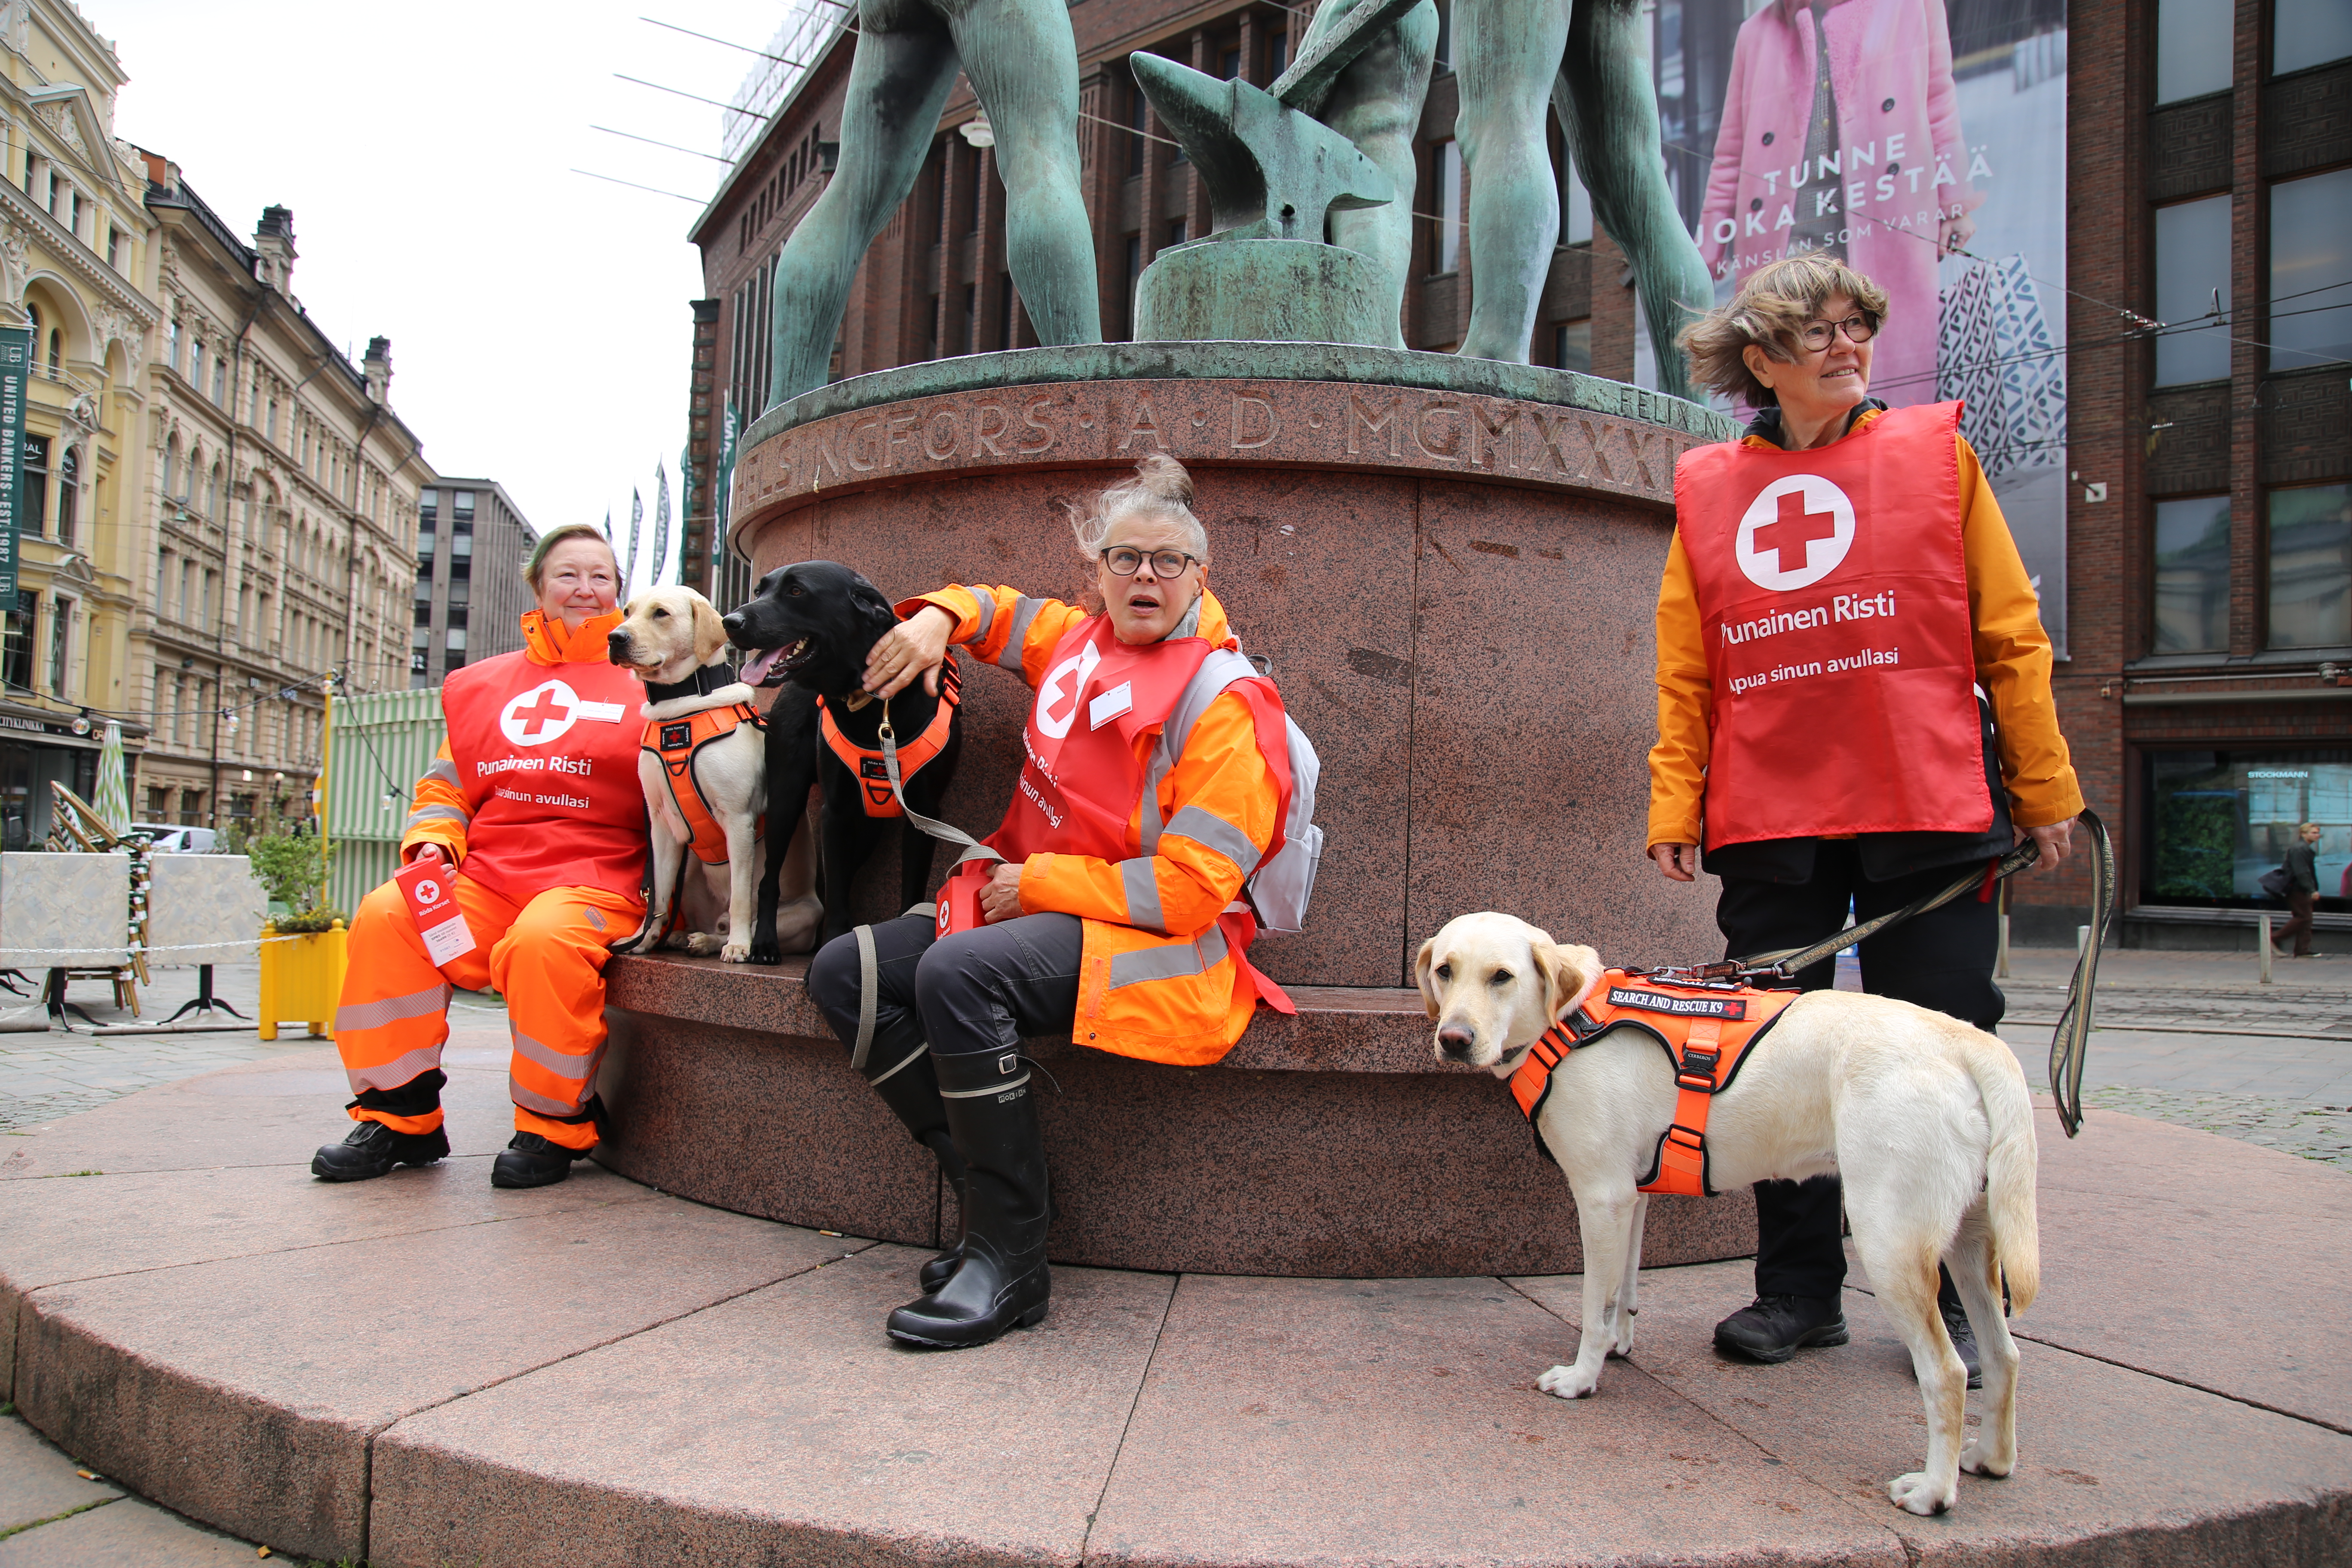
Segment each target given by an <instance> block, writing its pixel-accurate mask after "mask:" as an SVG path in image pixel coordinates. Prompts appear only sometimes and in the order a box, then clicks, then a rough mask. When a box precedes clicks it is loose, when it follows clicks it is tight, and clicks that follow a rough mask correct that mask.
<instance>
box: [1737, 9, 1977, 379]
mask: <svg viewBox="0 0 2352 1568" xmlns="http://www.w3.org/2000/svg"><path fill="white" fill-rule="evenodd" d="M1969 159H1970V153H1969V146H1968V143H1967V142H1966V140H1965V138H1964V137H1963V134H1962V132H1961V129H1960V111H1959V103H1958V93H1957V91H1956V90H1955V89H1954V87H1953V83H1952V40H1951V29H1950V27H1949V26H1948V24H1947V22H1946V21H1945V17H1944V5H1943V0H1771V3H1770V4H1769V5H1766V6H1765V7H1764V8H1763V9H1762V10H1760V11H1759V12H1757V13H1756V14H1755V15H1754V16H1750V17H1749V18H1748V20H1747V21H1746V22H1745V23H1743V24H1742V25H1741V26H1740V29H1739V37H1738V42H1737V43H1736V44H1735V45H1734V46H1733V47H1732V52H1731V79H1730V80H1729V81H1728V82H1727V84H1726V86H1725V89H1724V104H1723V122H1722V125H1721V128H1720V129H1719V130H1718V131H1717V133H1716V138H1715V164H1714V167H1713V168H1712V170H1710V172H1709V173H1708V175H1707V182H1706V205H1705V207H1704V208H1703V209H1702V212H1701V216H1700V219H1699V235H1698V241H1699V254H1700V255H1701V256H1702V257H1704V258H1706V264H1707V268H1708V270H1709V271H1711V272H1712V273H1713V274H1714V275H1715V278H1716V280H1717V282H1718V283H1721V282H1723V281H1726V280H1732V281H1736V280H1737V279H1739V278H1741V277H1744V276H1745V275H1747V274H1748V273H1749V272H1752V271H1754V270H1755V269H1756V268H1759V267H1761V266H1762V265H1763V264H1764V263H1766V262H1768V261H1773V260H1777V259H1779V258H1780V257H1782V256H1788V255H1794V254H1798V253H1800V252H1803V251H1807V250H1826V251H1828V252H1830V253H1831V254H1832V255H1833V256H1836V257H1837V258H1840V259H1842V260H1843V261H1844V262H1845V263H1846V264H1847V265H1848V266H1850V267H1852V268H1853V269H1854V270H1856V271H1857V272H1860V273H1862V274H1864V276H1866V277H1868V278H1869V279H1872V280H1873V281H1874V282H1875V283H1877V284H1878V285H1879V286H1880V287H1881V288H1883V289H1885V290H1886V292H1887V294H1888V296H1889V298H1890V299H1891V300H1892V305H1891V308H1890V309H1889V310H1888V314H1887V321H1888V323H1889V325H1888V330H1887V331H1885V333H1883V334H1882V335H1881V337H1880V339H1879V347H1878V356H1877V365H1878V369H1877V374H1875V375H1874V376H1873V377H1872V380H1871V392H1872V393H1873V395H1876V396H1878V397H1881V398H1883V399H1885V401H1886V402H1887V403H1888V404H1890V405H1895V406H1898V407H1899V406H1902V405H1906V404H1913V403H1933V402H1934V401H1936V337H1937V319H1938V315H1939V310H1938V300H1937V285H1936V264H1937V262H1938V261H1939V260H1941V259H1942V258H1944V257H1945V256H1946V255H1947V254H1948V253H1949V252H1950V251H1951V250H1953V249H1954V248H1956V247H1959V246H1963V245H1966V244H1967V243H1968V240H1969V236H1970V235H1971V234H1973V233H1975V231H1976V224H1975V222H1974V220H1973V219H1971V218H1970V216H1969V214H1970V213H1971V212H1972V211H1974V210H1975V208H1976V207H1977V205H1979V203H1981V202H1982V201H1983V200H1984V197H1983V195H1981V194H1980V193H1979V192H1978V191H1976V190H1975V189H1974V187H1972V186H1971V185H1970V184H1969V177H1968V176H1969Z"/></svg>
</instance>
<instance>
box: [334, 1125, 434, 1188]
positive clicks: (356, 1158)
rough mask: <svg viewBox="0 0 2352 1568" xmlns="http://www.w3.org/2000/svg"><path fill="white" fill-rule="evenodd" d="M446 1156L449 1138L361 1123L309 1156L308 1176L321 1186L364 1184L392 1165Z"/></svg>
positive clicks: (421, 1162) (423, 1161)
mask: <svg viewBox="0 0 2352 1568" xmlns="http://www.w3.org/2000/svg"><path fill="white" fill-rule="evenodd" d="M448 1152H449V1134H448V1133H447V1132H446V1131H444V1130H443V1129H441V1128H438V1127H436V1128H435V1129H434V1130H433V1131H430V1132H394V1131H393V1130H392V1129H391V1128H389V1127H386V1126H385V1125H384V1124H383V1122H381V1121H362V1122H361V1123H360V1124H359V1125H358V1126H357V1127H354V1128H352V1131H351V1136H349V1137H347V1138H345V1139H344V1140H343V1141H342V1142H340V1143H328V1144H324V1145H322V1146H321V1147H320V1150H319V1152H317V1153H315V1154H313V1155H311V1156H310V1173H311V1174H312V1175H314V1176H316V1177H318V1178H319V1179H320V1181H322V1182H364V1181H367V1180H369V1179H371V1178H372V1177H375V1176H381V1175H383V1174H384V1173H387V1172H389V1171H390V1170H391V1169H392V1168H393V1167H394V1165H429V1164H431V1163H433V1162H434V1161H436V1160H438V1159H440V1158H441V1157H442V1156H443V1155H445V1154H446V1153H448Z"/></svg>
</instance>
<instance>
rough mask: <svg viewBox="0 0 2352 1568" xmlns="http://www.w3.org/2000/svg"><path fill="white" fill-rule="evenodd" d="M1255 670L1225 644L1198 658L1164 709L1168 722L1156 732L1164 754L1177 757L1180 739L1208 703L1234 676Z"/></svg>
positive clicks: (1238, 677) (1181, 750)
mask: <svg viewBox="0 0 2352 1568" xmlns="http://www.w3.org/2000/svg"><path fill="white" fill-rule="evenodd" d="M1256 673H1257V666H1255V665H1254V664H1252V663H1251V662H1250V661H1249V660H1248V659H1245V658H1243V657H1242V656H1241V655H1240V654H1237V653H1235V652H1234V650H1233V649H1231V648H1229V647H1221V648H1219V649H1217V650H1216V651H1215V652H1214V653H1212V654H1211V655H1209V657H1208V658H1204V659H1202V661H1201V668H1198V669H1196V670H1194V671H1193V672H1192V679H1190V680H1188V681H1186V682H1185V683H1184V690H1183V693H1182V694H1181V696H1179V697H1178V698H1177V699H1176V706H1175V707H1173V708H1171V709H1170V710H1168V722H1167V723H1166V724H1164V725H1162V726H1161V727H1160V734H1161V736H1162V737H1163V738H1165V740H1166V741H1167V742H1168V754H1169V755H1170V756H1171V757H1181V756H1182V755H1183V754H1184V743H1185V742H1187V741H1190V740H1191V739H1192V726H1193V725H1195V724H1197V723H1199V722H1200V721H1201V715H1202V714H1203V713H1205V712H1207V711H1208V710H1209V704H1210V703H1212V702H1214V701H1215V700H1217V699H1218V698H1220V697H1223V695H1224V694H1225V688H1226V687H1228V686H1231V685H1232V684H1233V683H1234V681H1236V680H1246V679H1249V678H1250V677H1251V676H1254V675H1255V674H1256Z"/></svg>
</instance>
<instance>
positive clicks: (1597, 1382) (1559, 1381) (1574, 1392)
mask: <svg viewBox="0 0 2352 1568" xmlns="http://www.w3.org/2000/svg"><path fill="white" fill-rule="evenodd" d="M1536 1386H1537V1387H1538V1388H1540V1389H1542V1390H1543V1391H1544V1392H1545V1393H1546V1394H1558V1395H1559V1397H1560V1398H1562V1399H1582V1398H1583V1397H1584V1396H1585V1395H1587V1394H1591V1392H1592V1391H1593V1390H1595V1389H1597V1388H1599V1387H1600V1386H1601V1374H1600V1373H1598V1372H1586V1371H1585V1370H1584V1369H1583V1368H1581V1367H1575V1366H1556V1367H1554V1368H1552V1369H1551V1370H1550V1371H1549V1372H1548V1373H1544V1374H1543V1375H1542V1376H1541V1377H1539V1378H1538V1379H1536Z"/></svg>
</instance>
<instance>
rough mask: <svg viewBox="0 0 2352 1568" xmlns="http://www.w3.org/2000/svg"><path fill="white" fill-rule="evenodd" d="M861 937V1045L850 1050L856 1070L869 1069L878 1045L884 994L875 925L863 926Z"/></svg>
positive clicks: (858, 969)
mask: <svg viewBox="0 0 2352 1568" xmlns="http://www.w3.org/2000/svg"><path fill="white" fill-rule="evenodd" d="M851 934H852V935H854V936H855V937H856V938H857V1044H856V1046H854V1047H851V1049H850V1052H849V1068H850V1070H851V1071H852V1072H861V1073H862V1072H864V1071H865V1070H866V1053H867V1052H869V1051H871V1050H872V1049H873V1048H874V1010H875V1007H876V1005H877V1004H878V1003H879V1001H880V1000H881V995H882V965H881V963H879V962H878V961H877V959H876V958H875V956H874V928H873V927H872V926H859V927H858V928H857V929H856V931H853V932H852V933H851Z"/></svg>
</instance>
